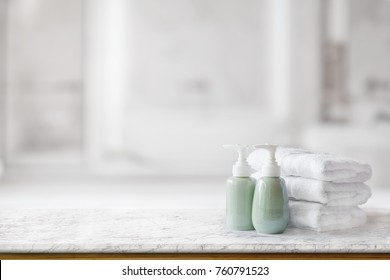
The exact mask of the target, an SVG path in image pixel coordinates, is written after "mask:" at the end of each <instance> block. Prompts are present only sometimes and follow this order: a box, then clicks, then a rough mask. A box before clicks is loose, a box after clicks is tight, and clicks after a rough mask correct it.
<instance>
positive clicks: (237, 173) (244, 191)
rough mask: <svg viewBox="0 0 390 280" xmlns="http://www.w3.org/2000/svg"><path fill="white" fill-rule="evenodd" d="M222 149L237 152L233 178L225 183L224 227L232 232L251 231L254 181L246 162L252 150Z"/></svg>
mask: <svg viewBox="0 0 390 280" xmlns="http://www.w3.org/2000/svg"><path fill="white" fill-rule="evenodd" d="M224 148H230V149H235V150H237V152H238V160H237V162H236V163H235V164H234V165H233V176H232V177H230V178H228V179H227V182H226V225H227V227H228V228H229V229H232V230H253V229H254V228H253V225H252V202H253V193H254V191H255V186H256V180H255V179H253V178H251V177H250V175H251V173H252V168H251V167H250V165H249V163H248V161H247V157H248V155H249V152H250V151H252V150H253V148H252V147H250V146H246V145H224Z"/></svg>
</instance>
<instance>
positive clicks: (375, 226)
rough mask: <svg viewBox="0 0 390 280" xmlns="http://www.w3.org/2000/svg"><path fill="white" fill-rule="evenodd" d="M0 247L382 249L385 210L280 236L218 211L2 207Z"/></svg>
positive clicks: (388, 238) (388, 244) (388, 216)
mask: <svg viewBox="0 0 390 280" xmlns="http://www.w3.org/2000/svg"><path fill="white" fill-rule="evenodd" d="M0 252H1V253H22V252H26V253H86V252H90V253H103V252H104V253H141V252H142V253H177V252H180V253H191V252H193V253H208V252H213V253H231V252H234V253H244V252H247V253H271V252H272V253H280V252H302V253H303V252H305V253H314V252H315V253H317V252H375V253H380V252H390V210H375V211H374V210H371V211H368V221H367V224H366V225H365V226H363V227H361V228H357V229H351V230H345V231H338V232H328V233H317V232H313V231H307V230H300V229H294V228H288V229H287V230H286V232H285V233H284V234H281V235H259V234H257V233H256V232H255V231H249V232H233V231H228V230H226V229H225V227H224V211H223V210H214V211H212V210H161V211H158V210H123V209H117V210H115V209H114V210H113V209H111V210H109V209H107V210H104V209H98V210H91V209H79V210H76V209H75V210H72V209H64V210H61V209H55V210H50V209H42V210H36V209H35V210H29V209H25V210H23V209H18V210H15V209H12V210H11V209H10V210H7V209H5V210H4V209H2V210H1V213H0Z"/></svg>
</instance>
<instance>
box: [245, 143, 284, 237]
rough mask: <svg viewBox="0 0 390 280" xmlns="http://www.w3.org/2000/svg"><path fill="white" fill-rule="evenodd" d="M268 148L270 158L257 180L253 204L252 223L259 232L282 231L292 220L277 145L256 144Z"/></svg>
mask: <svg viewBox="0 0 390 280" xmlns="http://www.w3.org/2000/svg"><path fill="white" fill-rule="evenodd" d="M253 147H254V148H255V149H266V150H267V151H268V160H267V161H266V162H265V163H264V165H263V167H262V171H261V178H260V179H259V180H258V181H257V184H256V189H255V193H254V196H253V206H252V223H253V226H254V227H255V229H256V231H257V232H259V233H282V232H284V230H285V229H286V228H287V226H288V223H289V221H290V210H289V206H288V195H287V190H286V186H285V182H284V180H283V178H280V167H279V166H278V164H277V163H276V159H275V152H276V148H277V146H276V145H254V146H253Z"/></svg>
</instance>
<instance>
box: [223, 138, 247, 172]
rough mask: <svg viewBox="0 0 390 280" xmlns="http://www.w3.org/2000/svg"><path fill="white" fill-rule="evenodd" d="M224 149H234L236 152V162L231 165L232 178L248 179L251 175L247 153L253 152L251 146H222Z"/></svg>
mask: <svg viewBox="0 0 390 280" xmlns="http://www.w3.org/2000/svg"><path fill="white" fill-rule="evenodd" d="M223 147H224V148H228V149H234V150H236V151H237V152H238V159H237V162H236V163H235V164H234V165H233V176H234V177H249V176H250V175H251V173H252V168H251V167H250V165H249V163H248V161H247V157H248V155H249V153H250V152H251V151H252V150H253V148H252V147H251V146H248V145H240V144H235V145H223Z"/></svg>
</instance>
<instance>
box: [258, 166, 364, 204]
mask: <svg viewBox="0 0 390 280" xmlns="http://www.w3.org/2000/svg"><path fill="white" fill-rule="evenodd" d="M252 177H254V178H256V179H258V178H260V177H261V173H260V172H256V173H254V174H252ZM283 179H284V180H285V181H286V188H287V192H288V197H289V198H290V199H292V200H305V201H311V202H318V203H322V204H325V205H328V206H357V205H361V204H364V203H366V202H367V200H368V199H369V198H370V197H371V189H370V187H369V186H367V185H366V184H364V183H333V182H327V181H320V180H314V179H307V178H303V177H293V176H286V177H283Z"/></svg>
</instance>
